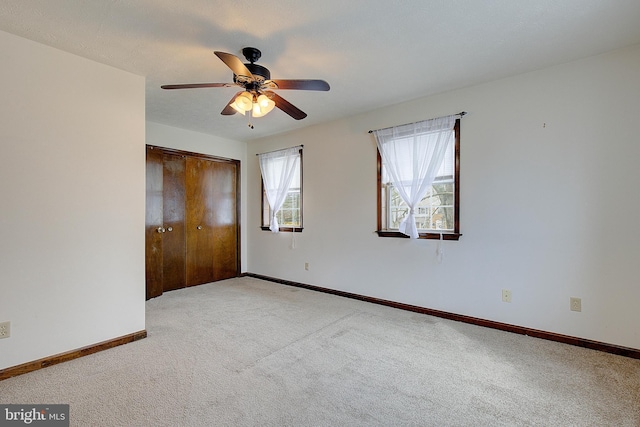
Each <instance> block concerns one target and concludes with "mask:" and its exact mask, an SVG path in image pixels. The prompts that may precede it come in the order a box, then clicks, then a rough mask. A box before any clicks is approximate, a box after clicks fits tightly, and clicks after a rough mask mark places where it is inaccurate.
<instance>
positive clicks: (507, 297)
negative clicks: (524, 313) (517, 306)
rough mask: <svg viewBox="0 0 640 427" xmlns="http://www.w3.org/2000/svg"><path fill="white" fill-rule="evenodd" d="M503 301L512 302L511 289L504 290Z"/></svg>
mask: <svg viewBox="0 0 640 427" xmlns="http://www.w3.org/2000/svg"><path fill="white" fill-rule="evenodd" d="M502 302H511V291H510V290H509V289H503V290H502Z"/></svg>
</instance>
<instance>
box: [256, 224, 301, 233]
mask: <svg viewBox="0 0 640 427" xmlns="http://www.w3.org/2000/svg"><path fill="white" fill-rule="evenodd" d="M260 229H262V231H271V230H270V229H269V227H268V226H264V225H263V226H260ZM280 232H281V233H283V232H284V233H287V232H288V233H291V232H293V233H302V227H280Z"/></svg>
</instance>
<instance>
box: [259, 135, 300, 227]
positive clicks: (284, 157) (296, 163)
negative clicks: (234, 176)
mask: <svg viewBox="0 0 640 427" xmlns="http://www.w3.org/2000/svg"><path fill="white" fill-rule="evenodd" d="M259 161H260V172H261V175H262V221H261V228H262V229H263V230H271V231H274V230H273V217H274V213H273V210H274V204H275V203H278V202H281V204H280V206H279V207H278V206H275V207H276V212H275V220H276V223H277V224H278V231H285V232H287V231H288V232H292V231H295V232H301V231H302V147H301V146H298V147H293V148H289V149H285V150H278V151H274V152H271V153H265V154H260V155H259ZM265 178H266V179H265ZM289 179H290V181H289V182H287V181H288V180H289ZM265 183H266V184H265ZM285 187H286V188H285ZM268 188H270V190H269V193H270V194H268V192H267V189H268ZM270 199H272V200H271V201H270ZM275 199H279V200H275Z"/></svg>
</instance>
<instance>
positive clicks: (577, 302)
mask: <svg viewBox="0 0 640 427" xmlns="http://www.w3.org/2000/svg"><path fill="white" fill-rule="evenodd" d="M569 304H570V308H571V311H582V300H581V299H580V298H575V297H571V298H569Z"/></svg>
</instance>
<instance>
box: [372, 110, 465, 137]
mask: <svg viewBox="0 0 640 427" xmlns="http://www.w3.org/2000/svg"><path fill="white" fill-rule="evenodd" d="M466 114H467V112H466V111H461V112H459V113H458V114H451V115H452V116H460V117H464V116H465V115H466ZM442 117H447V116H442ZM442 117H436V119H440V118H442ZM430 120H435V119H430ZM423 121H424V120H420V121H418V122H413V123H420V122H423ZM413 123H405V124H408V125H412V124H413ZM399 126H404V125H399ZM392 127H395V126H389V127H388V128H382V129H377V130H384V129H390V128H392ZM373 132H374V131H372V130H370V131H369V133H373Z"/></svg>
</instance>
